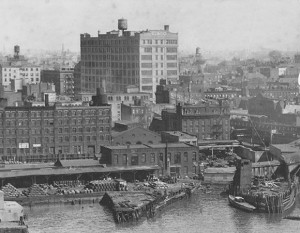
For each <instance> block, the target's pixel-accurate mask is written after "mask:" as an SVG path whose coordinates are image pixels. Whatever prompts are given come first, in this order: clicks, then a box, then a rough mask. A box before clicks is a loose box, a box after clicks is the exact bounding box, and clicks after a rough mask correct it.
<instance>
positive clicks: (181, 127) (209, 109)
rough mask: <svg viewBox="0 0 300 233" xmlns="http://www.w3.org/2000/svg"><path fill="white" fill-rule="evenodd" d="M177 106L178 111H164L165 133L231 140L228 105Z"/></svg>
mask: <svg viewBox="0 0 300 233" xmlns="http://www.w3.org/2000/svg"><path fill="white" fill-rule="evenodd" d="M221 103H222V102H220V104H208V103H206V104H199V105H180V104H178V105H177V108H176V111H174V110H172V111H170V110H163V111H162V121H163V125H164V126H165V129H164V130H165V131H182V132H185V133H188V134H191V135H195V136H197V137H198V140H202V139H219V140H228V139H229V138H230V122H229V119H230V110H229V106H228V105H227V104H221Z"/></svg>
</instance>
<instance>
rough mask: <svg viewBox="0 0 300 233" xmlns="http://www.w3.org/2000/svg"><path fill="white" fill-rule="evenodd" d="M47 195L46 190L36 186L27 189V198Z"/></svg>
mask: <svg viewBox="0 0 300 233" xmlns="http://www.w3.org/2000/svg"><path fill="white" fill-rule="evenodd" d="M45 195H47V189H44V188H43V186H41V185H38V184H33V185H32V186H31V187H30V188H29V189H28V197H36V196H45Z"/></svg>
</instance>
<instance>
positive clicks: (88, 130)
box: [0, 102, 111, 161]
mask: <svg viewBox="0 0 300 233" xmlns="http://www.w3.org/2000/svg"><path fill="white" fill-rule="evenodd" d="M110 130H111V110H110V106H109V105H106V106H88V105H82V104H81V105H80V104H77V105H75V106H72V103H71V102H70V103H60V104H58V103H57V104H56V105H55V106H53V107H49V106H46V107H6V108H3V109H1V111H0V156H1V157H2V159H3V160H20V161H44V160H47V158H48V157H49V156H50V157H51V156H52V157H53V155H59V154H93V155H95V154H99V153H100V146H101V145H107V144H110V140H111V136H110Z"/></svg>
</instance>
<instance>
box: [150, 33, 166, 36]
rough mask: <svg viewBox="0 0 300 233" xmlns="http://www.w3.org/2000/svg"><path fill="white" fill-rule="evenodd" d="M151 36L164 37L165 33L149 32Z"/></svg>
mask: <svg viewBox="0 0 300 233" xmlns="http://www.w3.org/2000/svg"><path fill="white" fill-rule="evenodd" d="M151 34H152V36H166V35H167V33H166V32H151Z"/></svg>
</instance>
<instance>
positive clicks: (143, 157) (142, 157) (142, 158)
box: [141, 154, 146, 163]
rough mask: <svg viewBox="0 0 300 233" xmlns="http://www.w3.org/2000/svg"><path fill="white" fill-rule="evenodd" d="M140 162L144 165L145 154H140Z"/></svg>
mask: <svg viewBox="0 0 300 233" xmlns="http://www.w3.org/2000/svg"><path fill="white" fill-rule="evenodd" d="M141 162H142V163H146V154H142V156H141Z"/></svg>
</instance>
